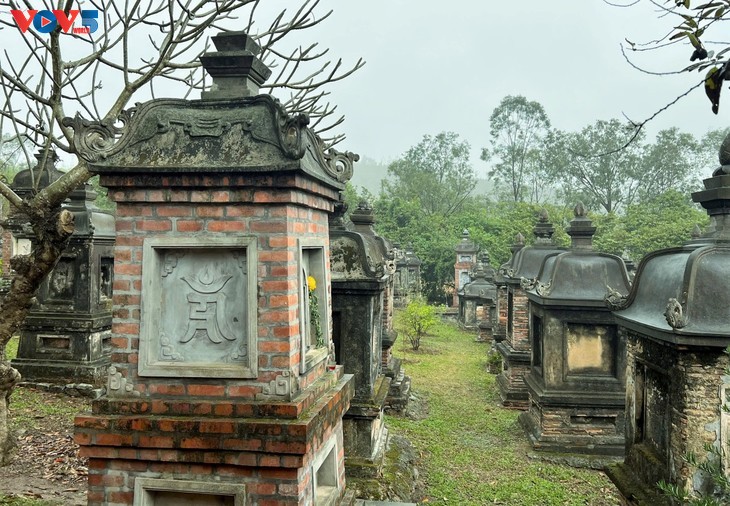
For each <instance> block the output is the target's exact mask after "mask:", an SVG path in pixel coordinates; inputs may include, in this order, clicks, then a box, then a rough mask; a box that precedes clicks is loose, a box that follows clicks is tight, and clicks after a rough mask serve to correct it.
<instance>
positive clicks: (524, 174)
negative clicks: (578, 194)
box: [481, 95, 550, 203]
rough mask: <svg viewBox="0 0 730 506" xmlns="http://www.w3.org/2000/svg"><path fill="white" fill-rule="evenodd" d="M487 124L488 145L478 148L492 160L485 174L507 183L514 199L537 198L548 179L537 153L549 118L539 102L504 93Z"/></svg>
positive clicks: (483, 157)
mask: <svg viewBox="0 0 730 506" xmlns="http://www.w3.org/2000/svg"><path fill="white" fill-rule="evenodd" d="M489 125H490V136H491V140H490V148H482V154H481V159H482V160H484V161H485V162H491V163H492V168H491V169H490V171H489V177H490V178H493V179H494V180H495V181H497V182H498V183H501V184H505V185H507V186H508V187H509V188H510V194H511V197H512V198H513V199H514V201H515V202H524V201H525V200H529V201H530V202H532V203H537V202H539V201H540V200H541V198H543V197H544V189H545V188H546V187H547V186H548V185H547V184H546V183H548V182H549V180H550V172H549V171H548V170H547V165H546V164H545V163H544V160H543V158H542V153H541V152H542V148H543V147H544V142H545V139H546V137H547V135H548V132H549V131H550V120H549V119H548V116H547V114H546V113H545V110H544V109H543V107H542V105H540V103H538V102H534V101H529V100H527V99H526V98H525V97H523V96H519V95H518V96H507V97H504V98H503V99H502V101H501V102H500V103H499V105H498V106H497V107H496V108H495V109H494V111H493V112H492V115H491V117H490V118H489Z"/></svg>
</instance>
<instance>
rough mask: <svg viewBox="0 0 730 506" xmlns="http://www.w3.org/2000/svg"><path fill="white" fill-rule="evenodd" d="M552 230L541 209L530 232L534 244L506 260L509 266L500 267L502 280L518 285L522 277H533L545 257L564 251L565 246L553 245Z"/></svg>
mask: <svg viewBox="0 0 730 506" xmlns="http://www.w3.org/2000/svg"><path fill="white" fill-rule="evenodd" d="M554 232H555V228H554V227H553V225H552V223H550V218H549V216H548V214H547V211H546V210H545V209H543V210H542V211H540V215H539V218H538V222H537V224H536V225H535V228H534V229H533V232H532V233H533V234H534V235H535V244H533V245H532V246H526V247H524V248H520V249H519V250H517V251H516V252H515V253H514V254H513V255H512V258H511V259H510V261H509V262H507V263H508V264H509V267H507V268H505V269H504V270H502V269H500V271H501V274H502V276H503V279H504V281H503V282H504V283H506V284H512V285H518V284H520V280H521V279H522V278H527V279H534V278H536V277H537V275H538V273H539V272H540V267H541V266H542V263H543V260H545V258H546V257H548V256H550V255H553V254H557V253H561V252H563V251H565V248H559V247H557V246H555V243H554V242H553V239H552V237H553V233H554ZM503 267H504V266H503Z"/></svg>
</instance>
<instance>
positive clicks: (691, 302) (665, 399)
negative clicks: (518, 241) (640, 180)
mask: <svg viewBox="0 0 730 506" xmlns="http://www.w3.org/2000/svg"><path fill="white" fill-rule="evenodd" d="M720 163H721V165H722V166H721V167H720V168H719V169H717V170H716V171H715V173H714V174H713V177H711V178H709V179H705V181H704V185H705V190H703V191H699V192H696V193H693V194H692V199H693V200H694V201H695V202H698V203H699V204H701V205H702V206H703V207H704V208H705V209H706V210H707V212H708V214H709V215H710V218H711V224H710V229H709V231H708V232H707V233H706V235H705V236H703V237H701V238H698V239H694V240H692V241H690V242H688V243H687V244H685V245H684V246H683V247H678V248H670V249H664V250H659V251H655V252H653V253H650V254H649V255H647V256H646V257H644V259H643V260H642V261H641V263H640V264H639V267H638V271H637V273H636V278H635V280H634V286H633V289H632V291H631V293H630V294H629V296H628V298H625V299H617V300H614V301H613V302H614V304H615V305H614V307H615V308H616V309H617V312H615V313H614V314H615V316H616V320H617V322H618V324H619V326H620V327H619V332H620V333H621V334H622V336H624V337H625V339H626V340H627V348H628V364H627V384H626V416H627V421H626V460H625V461H624V462H623V463H621V464H618V465H615V466H612V467H610V468H609V469H608V474H609V476H610V478H611V479H612V480H613V482H614V483H615V484H616V486H617V487H618V488H619V490H620V491H621V492H622V493H623V494H624V496H626V497H629V496H631V497H634V498H635V500H636V501H637V502H638V503H639V504H643V505H654V504H664V503H667V504H668V501H667V500H666V497H663V496H661V495H660V494H659V493H658V490H657V488H656V483H657V482H659V481H660V480H664V481H665V482H667V483H669V484H670V485H674V486H678V487H681V488H683V489H685V490H687V491H690V492H694V493H700V494H703V495H705V496H709V497H711V492H712V490H713V488H714V484H713V483H712V482H711V480H710V479H709V477H708V475H707V474H705V473H704V472H702V471H701V470H700V469H699V468H698V466H697V464H699V463H704V462H705V461H707V460H710V461H711V462H713V463H714V465H715V466H716V469H717V470H718V472H720V473H723V474H724V475H725V476H728V475H729V474H730V463H729V461H728V456H729V455H730V453H729V450H730V415H728V413H727V412H726V411H725V407H726V406H727V405H728V404H727V403H728V400H729V399H728V394H727V392H728V391H729V386H730V385H729V379H728V378H729V376H728V366H729V365H730V362H729V360H728V355H727V353H726V352H725V349H726V347H727V346H728V345H730V313H729V312H728V308H729V307H730V289H729V288H728V284H727V280H728V278H729V277H730V137H728V138H726V139H725V141H724V142H723V146H722V149H721V152H720ZM705 445H709V448H711V449H712V451H708V449H706V448H705ZM690 454H694V455H695V457H696V463H691V462H689V461H688V460H687V459H686V457H687V456H689V455H690ZM724 499H725V500H726V499H727V497H725V498H724ZM721 502H722V500H721Z"/></svg>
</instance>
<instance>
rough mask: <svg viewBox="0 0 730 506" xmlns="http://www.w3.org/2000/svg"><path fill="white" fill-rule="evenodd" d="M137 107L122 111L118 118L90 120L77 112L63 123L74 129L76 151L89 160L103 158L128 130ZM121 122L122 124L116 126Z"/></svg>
mask: <svg viewBox="0 0 730 506" xmlns="http://www.w3.org/2000/svg"><path fill="white" fill-rule="evenodd" d="M135 111H136V108H132V109H129V110H126V111H122V112H121V113H120V114H119V116H118V117H117V118H116V120H114V121H112V120H101V121H89V120H87V119H84V118H82V117H81V115H80V114H78V113H77V114H76V116H74V117H73V118H71V117H66V118H63V120H62V121H61V124H62V125H63V126H65V127H67V128H71V129H72V130H73V131H74V136H73V146H74V149H75V150H76V153H77V154H78V155H79V156H80V157H81V158H83V159H84V160H86V161H88V162H97V161H99V160H103V159H104V158H106V157H107V155H108V154H109V153H110V152H111V151H112V150H113V148H114V146H115V144H116V141H117V139H118V138H119V137H121V136H122V135H123V134H124V133H125V132H126V130H127V125H128V124H129V121H130V120H131V118H132V116H133V115H134V112H135ZM116 123H121V124H122V126H120V127H118V126H116Z"/></svg>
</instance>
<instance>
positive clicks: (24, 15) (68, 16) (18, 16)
mask: <svg viewBox="0 0 730 506" xmlns="http://www.w3.org/2000/svg"><path fill="white" fill-rule="evenodd" d="M10 14H12V15H13V18H15V24H17V25H18V28H20V31H21V32H23V33H25V32H27V31H28V29H29V28H30V25H31V24H32V25H33V28H34V29H35V30H36V31H37V32H39V33H51V32H52V31H53V30H55V29H56V27H58V26H60V27H61V30H62V31H63V33H75V34H89V33H94V32H95V31H96V30H98V29H99V21H98V20H99V11H98V10H96V9H86V10H69V11H68V12H66V11H62V10H52V11H49V10H35V9H28V10H24V11H21V10H15V9H13V10H11V11H10ZM79 18H80V21H81V26H74V23H75V22H76V20H77V19H79Z"/></svg>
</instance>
